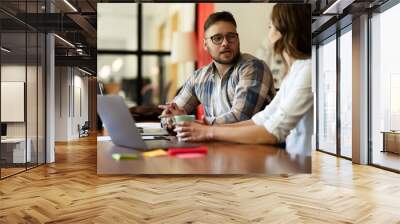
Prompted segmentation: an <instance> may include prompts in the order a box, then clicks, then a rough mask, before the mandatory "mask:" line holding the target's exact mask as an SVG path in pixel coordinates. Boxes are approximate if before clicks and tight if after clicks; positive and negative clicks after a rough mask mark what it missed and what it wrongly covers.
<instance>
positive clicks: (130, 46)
mask: <svg viewBox="0 0 400 224" xmlns="http://www.w3.org/2000/svg"><path fill="white" fill-rule="evenodd" d="M97 10H98V11H97V48H98V49H102V50H105V49H110V50H132V51H133V50H137V35H136V34H137V4H132V3H123V4H122V3H121V4H112V3H111V4H110V3H99V4H97ZM116 12H118V13H116Z"/></svg>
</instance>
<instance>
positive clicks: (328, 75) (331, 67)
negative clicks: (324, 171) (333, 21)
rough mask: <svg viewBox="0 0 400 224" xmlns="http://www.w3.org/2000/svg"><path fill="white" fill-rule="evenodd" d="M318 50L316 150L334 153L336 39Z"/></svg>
mask: <svg viewBox="0 0 400 224" xmlns="http://www.w3.org/2000/svg"><path fill="white" fill-rule="evenodd" d="M332 39H333V40H331V41H329V42H327V43H325V44H322V45H320V46H319V48H318V89H317V91H318V149H320V150H323V151H326V152H330V153H336V39H335V37H332Z"/></svg>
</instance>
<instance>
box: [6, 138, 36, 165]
mask: <svg viewBox="0 0 400 224" xmlns="http://www.w3.org/2000/svg"><path fill="white" fill-rule="evenodd" d="M25 140H26V141H25ZM25 144H26V146H27V147H26V151H25ZM31 146H32V140H31V139H30V138H26V139H25V138H2V139H1V160H2V164H3V165H2V167H18V165H19V164H22V165H23V166H25V163H26V162H31V160H32V153H31Z"/></svg>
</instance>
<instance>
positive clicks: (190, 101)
mask: <svg viewBox="0 0 400 224" xmlns="http://www.w3.org/2000/svg"><path fill="white" fill-rule="evenodd" d="M195 75H196V74H193V75H191V76H190V77H189V79H188V80H186V82H185V83H184V85H183V87H182V89H181V91H180V92H179V94H178V95H177V96H176V97H175V98H174V100H173V102H174V103H176V104H177V105H178V107H180V108H183V109H184V110H185V111H186V113H192V112H193V111H194V110H195V109H196V107H197V106H198V105H199V104H200V102H199V100H198V98H197V96H196V94H195V83H194V80H195Z"/></svg>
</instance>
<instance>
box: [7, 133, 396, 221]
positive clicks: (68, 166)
mask: <svg viewBox="0 0 400 224" xmlns="http://www.w3.org/2000/svg"><path fill="white" fill-rule="evenodd" d="M56 156H57V162H56V163H55V164H51V165H47V166H42V167H39V168H36V169H33V170H30V171H28V172H26V173H22V174H19V175H17V176H14V177H11V178H8V179H5V180H3V181H0V223H44V222H47V223H374V224H375V223H400V175H399V174H395V173H391V172H387V171H384V170H380V169H377V168H374V167H369V166H358V165H352V164H351V162H350V161H347V160H343V159H337V158H335V157H333V156H330V155H326V154H323V153H318V152H315V153H314V154H313V174H311V175H293V176H289V177H284V176H272V177H271V176H270V177H258V176H224V177H222V176H186V177H176V176H175V177H174V176H157V177H155V176H138V177H132V176H130V177H129V176H112V177H99V176H97V175H96V139H95V138H86V139H85V140H83V141H80V142H71V143H69V144H57V152H56Z"/></svg>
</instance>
